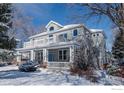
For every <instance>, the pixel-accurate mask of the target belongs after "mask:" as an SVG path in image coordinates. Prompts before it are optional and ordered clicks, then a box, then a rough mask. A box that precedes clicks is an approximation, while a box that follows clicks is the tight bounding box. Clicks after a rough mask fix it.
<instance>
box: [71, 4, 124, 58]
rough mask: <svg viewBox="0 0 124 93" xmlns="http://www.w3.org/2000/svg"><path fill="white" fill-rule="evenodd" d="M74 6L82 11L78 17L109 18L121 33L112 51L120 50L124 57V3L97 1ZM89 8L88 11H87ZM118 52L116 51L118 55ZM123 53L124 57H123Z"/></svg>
mask: <svg viewBox="0 0 124 93" xmlns="http://www.w3.org/2000/svg"><path fill="white" fill-rule="evenodd" d="M73 6H77V7H78V8H77V9H79V11H82V14H81V15H77V16H75V17H76V18H77V19H81V18H83V19H86V20H88V19H90V18H93V17H97V19H98V20H99V21H100V20H101V19H102V18H105V17H106V18H108V19H109V20H110V21H111V22H112V23H113V25H114V28H118V30H117V31H118V32H119V33H120V34H119V36H118V38H120V40H116V39H117V38H116V37H115V41H117V42H115V43H114V45H113V46H116V48H113V49H114V50H112V51H118V53H119V55H121V58H124V49H123V47H124V4H122V3H111V4H106V3H103V4H98V3H97V4H96V3H93V4H91V3H85V4H84V3H83V4H73ZM86 10H87V11H86ZM116 54H117V53H114V55H116ZM122 55H123V57H122Z"/></svg>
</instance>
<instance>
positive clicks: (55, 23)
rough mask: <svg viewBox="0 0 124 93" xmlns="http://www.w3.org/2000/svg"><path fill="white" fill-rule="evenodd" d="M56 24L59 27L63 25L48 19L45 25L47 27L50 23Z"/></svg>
mask: <svg viewBox="0 0 124 93" xmlns="http://www.w3.org/2000/svg"><path fill="white" fill-rule="evenodd" d="M52 23H53V24H56V25H58V26H60V27H63V26H62V25H61V24H59V23H57V22H55V21H52V20H51V21H50V22H49V23H48V24H47V25H46V26H45V27H46V28H47V27H48V26H49V25H50V24H52Z"/></svg>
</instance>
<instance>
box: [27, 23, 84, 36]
mask: <svg viewBox="0 0 124 93" xmlns="http://www.w3.org/2000/svg"><path fill="white" fill-rule="evenodd" d="M80 26H83V25H82V24H71V25H65V26H63V27H62V28H61V29H59V30H57V31H55V32H58V31H63V30H67V29H71V28H75V27H80ZM53 33H54V32H53ZM46 34H48V32H47V31H45V32H41V33H40V34H36V35H33V36H30V37H29V38H34V37H38V36H42V35H46Z"/></svg>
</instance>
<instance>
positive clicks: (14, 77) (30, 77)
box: [0, 65, 124, 86]
mask: <svg viewBox="0 0 124 93" xmlns="http://www.w3.org/2000/svg"><path fill="white" fill-rule="evenodd" d="M0 85H19V86H20V85H124V79H122V78H118V77H112V76H109V77H107V78H106V79H101V80H100V81H99V82H98V83H93V82H90V81H89V80H86V79H85V78H83V77H79V76H72V75H70V74H69V72H67V71H62V72H57V71H50V70H47V69H40V70H38V71H36V72H20V71H18V67H17V66H15V65H10V66H5V67H0Z"/></svg>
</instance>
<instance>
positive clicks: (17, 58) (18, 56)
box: [16, 51, 21, 62]
mask: <svg viewBox="0 0 124 93" xmlns="http://www.w3.org/2000/svg"><path fill="white" fill-rule="evenodd" d="M16 53H17V57H16V60H17V62H21V53H19V51H17V52H16Z"/></svg>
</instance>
